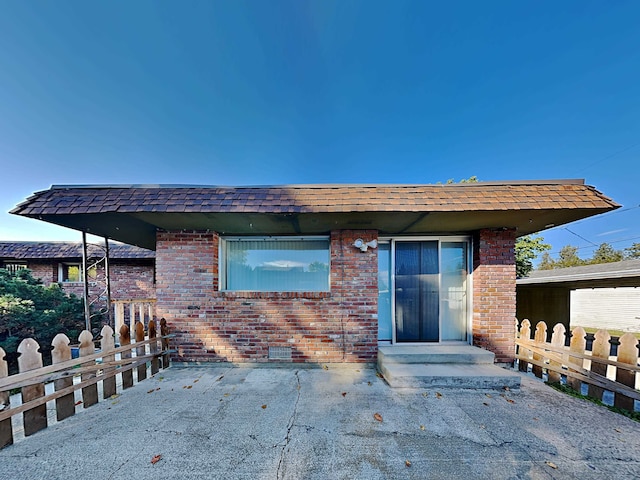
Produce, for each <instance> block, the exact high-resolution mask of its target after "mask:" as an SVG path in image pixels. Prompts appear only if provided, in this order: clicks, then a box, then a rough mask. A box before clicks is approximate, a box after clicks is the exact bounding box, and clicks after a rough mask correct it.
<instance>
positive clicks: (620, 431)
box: [614, 428, 622, 433]
mask: <svg viewBox="0 0 640 480" xmlns="http://www.w3.org/2000/svg"><path fill="white" fill-rule="evenodd" d="M614 430H615V431H616V432H618V433H622V430H620V429H619V428H614Z"/></svg>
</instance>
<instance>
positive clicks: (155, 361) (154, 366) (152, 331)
mask: <svg viewBox="0 0 640 480" xmlns="http://www.w3.org/2000/svg"><path fill="white" fill-rule="evenodd" d="M149 340H151V343H150V344H149V350H150V351H151V354H152V355H154V356H153V357H152V358H151V375H155V374H156V373H158V370H160V359H159V358H158V357H157V356H155V355H156V354H157V353H158V340H157V339H156V322H155V321H154V320H149Z"/></svg>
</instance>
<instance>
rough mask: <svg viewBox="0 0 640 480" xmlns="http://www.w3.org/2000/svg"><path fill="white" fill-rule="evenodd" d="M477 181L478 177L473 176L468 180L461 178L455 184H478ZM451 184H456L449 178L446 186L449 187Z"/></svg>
mask: <svg viewBox="0 0 640 480" xmlns="http://www.w3.org/2000/svg"><path fill="white" fill-rule="evenodd" d="M479 181H480V180H478V177H476V176H475V175H473V176H471V177H469V178H463V179H461V180H460V181H459V182H457V183H478V182H479ZM438 183H440V182H438ZM453 183H456V181H455V180H454V179H453V178H450V179H449V180H447V185H451V184H453Z"/></svg>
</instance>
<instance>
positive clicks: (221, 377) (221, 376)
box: [216, 375, 224, 382]
mask: <svg viewBox="0 0 640 480" xmlns="http://www.w3.org/2000/svg"><path fill="white" fill-rule="evenodd" d="M223 378H224V375H220V376H219V377H218V378H216V382H219V381H220V380H222V379H223Z"/></svg>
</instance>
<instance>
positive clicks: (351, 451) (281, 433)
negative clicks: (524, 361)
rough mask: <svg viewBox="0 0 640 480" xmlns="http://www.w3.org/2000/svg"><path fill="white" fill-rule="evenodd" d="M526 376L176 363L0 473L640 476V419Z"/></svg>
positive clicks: (66, 426)
mask: <svg viewBox="0 0 640 480" xmlns="http://www.w3.org/2000/svg"><path fill="white" fill-rule="evenodd" d="M521 380H522V385H521V388H520V390H519V391H517V392H516V391H511V390H508V391H495V390H493V391H490V390H485V391H478V390H459V389H438V388H421V389H416V388H396V389H392V388H389V387H388V385H386V383H385V382H384V380H382V379H380V378H379V377H377V376H376V372H375V370H373V369H371V368H366V367H363V366H353V365H351V366H334V365H329V366H328V369H327V370H325V369H321V368H313V369H308V368H300V369H297V368H295V367H291V366H288V367H285V368H248V367H240V368H233V367H229V366H222V365H219V366H206V367H180V366H173V367H171V368H170V369H169V370H167V371H164V372H162V373H160V374H158V375H156V376H155V377H154V378H151V379H149V380H146V381H144V382H142V383H140V384H137V385H136V386H135V387H134V388H131V389H129V390H127V391H125V392H124V393H123V394H122V395H120V396H118V397H117V398H114V399H110V400H106V401H103V402H101V403H100V404H99V405H95V406H93V407H90V408H89V409H87V410H86V411H83V412H81V413H79V414H77V415H75V416H74V417H73V418H70V419H67V420H65V421H63V422H60V423H57V424H55V425H53V426H51V427H49V428H48V429H46V430H43V431H41V432H39V433H37V434H35V435H33V436H31V437H29V438H26V439H23V440H21V441H19V442H17V443H16V444H15V445H12V446H9V447H7V448H5V449H3V450H0V478H3V479H4V478H7V479H14V480H18V479H30V480H31V479H58V478H93V479H97V480H100V479H105V480H106V479H125V478H127V479H129V478H135V479H136V480H145V479H152V478H153V479H158V478H173V479H191V478H212V479H217V478H221V479H222V478H224V479H235V478H238V479H245V478H246V479H252V480H262V479H357V478H362V479H395V478H397V479H400V478H402V479H407V478H409V479H412V478H415V479H424V478H434V479H448V478H465V479H485V478H486V479H528V478H531V479H537V478H544V479H546V478H554V479H602V478H638V477H640V423H637V422H634V421H632V420H630V419H628V418H626V417H623V416H621V415H618V414H615V413H612V412H610V411H608V410H607V409H605V408H603V407H598V406H596V405H593V404H591V403H589V402H586V401H583V400H579V399H575V398H571V397H568V396H566V395H564V394H561V393H559V392H556V391H555V390H553V389H551V388H549V387H547V386H546V385H544V384H543V383H541V382H539V381H538V380H536V379H533V378H531V377H527V376H522V379H521ZM376 414H379V417H378V419H376V418H375V417H376ZM380 420H381V421H380ZM157 455H160V457H159V460H158V461H157V462H155V463H152V459H153V458H154V457H156V456H157ZM157 458H158V457H156V459H157Z"/></svg>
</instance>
